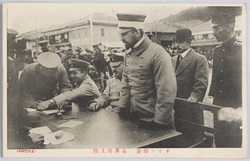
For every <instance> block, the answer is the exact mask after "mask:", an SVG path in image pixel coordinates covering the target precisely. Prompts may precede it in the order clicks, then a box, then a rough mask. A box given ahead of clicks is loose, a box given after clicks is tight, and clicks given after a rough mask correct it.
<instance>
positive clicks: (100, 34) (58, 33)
mask: <svg viewBox="0 0 250 161" xmlns="http://www.w3.org/2000/svg"><path fill="white" fill-rule="evenodd" d="M117 26H118V21H117V19H116V18H114V17H111V16H107V15H105V14H101V13H94V14H92V15H89V16H86V17H84V18H81V19H78V20H74V21H70V22H68V23H65V24H63V25H57V26H51V27H48V28H45V29H39V30H34V31H31V32H27V33H24V34H22V35H20V36H18V37H17V41H18V42H20V43H22V44H25V46H26V49H30V50H31V51H32V53H34V52H39V51H41V49H40V47H39V46H38V42H39V41H43V40H48V42H49V45H50V46H51V49H52V50H55V51H56V50H67V49H69V48H72V49H73V50H74V49H76V48H77V47H80V48H88V49H92V45H94V44H98V43H113V42H119V41H120V38H119V35H118V34H114V33H115V32H116V29H117Z"/></svg>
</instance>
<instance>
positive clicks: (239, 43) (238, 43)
mask: <svg viewBox="0 0 250 161" xmlns="http://www.w3.org/2000/svg"><path fill="white" fill-rule="evenodd" d="M233 44H234V46H240V47H241V46H242V40H241V38H236V40H235V42H234V43H233Z"/></svg>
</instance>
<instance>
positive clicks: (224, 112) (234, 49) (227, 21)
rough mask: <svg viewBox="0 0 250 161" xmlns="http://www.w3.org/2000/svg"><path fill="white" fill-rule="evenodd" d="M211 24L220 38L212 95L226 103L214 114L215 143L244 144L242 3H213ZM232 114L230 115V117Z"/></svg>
mask: <svg viewBox="0 0 250 161" xmlns="http://www.w3.org/2000/svg"><path fill="white" fill-rule="evenodd" d="M210 10H211V12H212V16H211V17H212V19H211V21H212V28H213V31H214V36H215V38H216V39H217V41H219V42H222V45H220V46H218V47H216V48H215V50H214V60H213V76H212V84H211V87H210V96H213V104H215V105H220V106H223V108H222V109H221V110H219V111H218V116H217V115H215V117H214V127H215V128H216V129H220V130H221V131H218V132H216V133H215V145H216V147H241V144H242V129H241V117H242V108H241V107H242V45H241V42H240V41H238V40H237V39H236V38H235V36H234V27H235V16H236V15H240V14H241V12H242V8H241V7H211V8H210ZM230 117H231V118H230Z"/></svg>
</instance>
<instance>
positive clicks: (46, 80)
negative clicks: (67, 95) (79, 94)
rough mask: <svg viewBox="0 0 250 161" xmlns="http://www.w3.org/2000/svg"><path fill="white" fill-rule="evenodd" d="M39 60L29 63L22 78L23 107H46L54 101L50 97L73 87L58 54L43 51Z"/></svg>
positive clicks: (21, 94)
mask: <svg viewBox="0 0 250 161" xmlns="http://www.w3.org/2000/svg"><path fill="white" fill-rule="evenodd" d="M37 61H38V63H32V64H29V65H27V66H26V67H25V68H24V70H23V73H22V75H21V78H20V89H21V90H20V92H21V93H20V103H21V106H22V107H34V108H38V109H40V108H43V107H46V106H48V105H49V104H50V103H53V100H49V99H51V98H53V97H54V96H55V94H56V93H58V92H59V93H64V92H67V91H69V90H70V89H71V84H70V81H69V78H68V75H67V72H66V70H65V68H64V67H63V65H62V64H61V59H60V57H59V56H58V55H57V54H55V53H51V52H44V53H41V54H40V55H38V58H37ZM46 100H49V101H46Z"/></svg>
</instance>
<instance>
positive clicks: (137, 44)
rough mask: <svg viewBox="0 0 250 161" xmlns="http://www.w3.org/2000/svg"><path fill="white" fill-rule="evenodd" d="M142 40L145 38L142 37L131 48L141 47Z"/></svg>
mask: <svg viewBox="0 0 250 161" xmlns="http://www.w3.org/2000/svg"><path fill="white" fill-rule="evenodd" d="M144 39H145V36H144V35H143V36H142V38H141V39H140V40H139V41H138V42H137V43H136V44H135V45H134V46H133V48H137V47H138V46H139V45H141V43H142V42H143V40H144Z"/></svg>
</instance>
